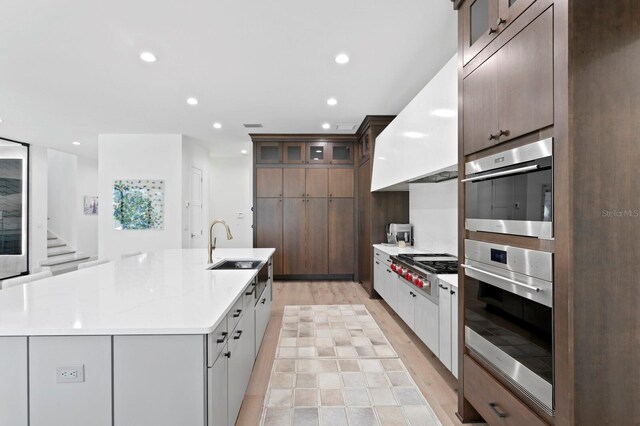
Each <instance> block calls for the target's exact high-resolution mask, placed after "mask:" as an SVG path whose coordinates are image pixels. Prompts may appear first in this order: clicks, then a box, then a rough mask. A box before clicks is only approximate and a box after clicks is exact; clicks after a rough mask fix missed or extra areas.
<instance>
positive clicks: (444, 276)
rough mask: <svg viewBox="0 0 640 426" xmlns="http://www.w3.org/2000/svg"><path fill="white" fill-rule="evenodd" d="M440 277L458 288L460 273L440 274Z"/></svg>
mask: <svg viewBox="0 0 640 426" xmlns="http://www.w3.org/2000/svg"><path fill="white" fill-rule="evenodd" d="M438 279H441V280H442V281H444V282H446V283H447V284H449V285H452V286H454V287H456V288H458V274H438Z"/></svg>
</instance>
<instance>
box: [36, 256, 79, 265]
mask: <svg viewBox="0 0 640 426" xmlns="http://www.w3.org/2000/svg"><path fill="white" fill-rule="evenodd" d="M89 257H90V256H77V257H74V258H71V259H66V260H59V261H56V260H52V261H51V262H45V263H43V264H41V265H40V266H59V265H65V264H67V263H74V262H82V261H85V260H88V259H89Z"/></svg>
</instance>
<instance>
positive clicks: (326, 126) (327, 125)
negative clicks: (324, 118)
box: [322, 123, 331, 130]
mask: <svg viewBox="0 0 640 426" xmlns="http://www.w3.org/2000/svg"><path fill="white" fill-rule="evenodd" d="M322 128H323V129H325V130H329V129H330V128H331V124H329V123H324V124H323V125H322Z"/></svg>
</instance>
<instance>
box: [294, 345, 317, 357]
mask: <svg viewBox="0 0 640 426" xmlns="http://www.w3.org/2000/svg"><path fill="white" fill-rule="evenodd" d="M298 357H300V358H315V357H316V348H315V347H313V346H310V347H302V348H300V347H299V348H298Z"/></svg>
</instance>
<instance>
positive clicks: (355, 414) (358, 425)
mask: <svg viewBox="0 0 640 426" xmlns="http://www.w3.org/2000/svg"><path fill="white" fill-rule="evenodd" d="M347 415H348V416H349V421H350V424H351V425H353V426H373V425H378V424H379V423H378V420H376V416H375V414H374V413H373V408H371V407H349V408H347Z"/></svg>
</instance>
